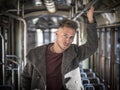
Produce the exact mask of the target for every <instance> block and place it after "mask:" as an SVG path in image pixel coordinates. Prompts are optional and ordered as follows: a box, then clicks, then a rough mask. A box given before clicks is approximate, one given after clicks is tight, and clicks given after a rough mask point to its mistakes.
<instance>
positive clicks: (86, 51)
mask: <svg viewBox="0 0 120 90" xmlns="http://www.w3.org/2000/svg"><path fill="white" fill-rule="evenodd" d="M97 47H98V37H97V29H96V24H95V23H90V24H88V25H87V42H86V43H85V44H83V45H81V46H79V47H78V48H77V52H78V57H79V60H80V61H81V60H84V59H86V58H88V57H89V56H91V55H92V54H94V52H95V51H96V50H97Z"/></svg>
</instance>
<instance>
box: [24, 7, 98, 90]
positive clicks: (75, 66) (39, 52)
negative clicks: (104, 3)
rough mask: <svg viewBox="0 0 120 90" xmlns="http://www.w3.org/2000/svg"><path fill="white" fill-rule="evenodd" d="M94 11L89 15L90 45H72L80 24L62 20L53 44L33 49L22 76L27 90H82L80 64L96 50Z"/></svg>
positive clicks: (88, 40)
mask: <svg viewBox="0 0 120 90" xmlns="http://www.w3.org/2000/svg"><path fill="white" fill-rule="evenodd" d="M93 11H94V8H93V7H91V8H90V9H89V11H88V12H87V17H88V21H89V24H88V27H87V33H88V35H87V42H86V44H84V45H82V46H77V45H74V44H72V41H73V39H74V36H75V33H76V29H77V28H78V27H77V23H76V22H74V21H72V20H67V19H65V20H63V21H62V22H61V23H60V25H59V27H58V31H57V32H56V40H55V42H54V43H51V44H48V45H43V46H40V47H37V48H35V49H32V50H31V51H30V52H29V53H28V55H27V59H28V63H27V65H26V67H25V68H24V71H23V74H22V87H23V88H24V90H83V86H82V83H81V78H80V72H79V62H80V61H82V60H84V59H85V58H88V57H89V56H90V55H92V54H93V53H94V52H95V51H96V49H97V33H96V25H95V24H94V23H93Z"/></svg>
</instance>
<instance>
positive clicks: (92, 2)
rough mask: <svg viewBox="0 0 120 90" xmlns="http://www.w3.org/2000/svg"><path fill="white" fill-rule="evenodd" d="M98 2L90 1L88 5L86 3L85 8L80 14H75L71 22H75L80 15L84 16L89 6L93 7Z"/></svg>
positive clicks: (95, 0)
mask: <svg viewBox="0 0 120 90" xmlns="http://www.w3.org/2000/svg"><path fill="white" fill-rule="evenodd" d="M97 1H98V0H92V1H91V2H90V3H88V4H87V5H86V6H85V8H84V9H83V10H82V11H81V12H80V13H77V14H75V16H74V17H72V18H71V19H72V20H76V19H77V18H78V17H80V16H81V15H82V14H84V13H85V12H86V11H87V10H88V9H89V8H90V7H91V6H93V5H94V4H95V3H96V2H97Z"/></svg>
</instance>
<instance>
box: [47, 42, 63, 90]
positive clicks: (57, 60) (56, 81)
mask: <svg viewBox="0 0 120 90" xmlns="http://www.w3.org/2000/svg"><path fill="white" fill-rule="evenodd" d="M51 46H52V44H50V45H49V46H48V48H47V51H46V80H47V81H46V83H47V90H64V89H63V87H62V74H61V64H62V55H63V54H62V53H54V52H52V51H51V50H50V47H51Z"/></svg>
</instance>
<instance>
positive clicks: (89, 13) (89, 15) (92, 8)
mask: <svg viewBox="0 0 120 90" xmlns="http://www.w3.org/2000/svg"><path fill="white" fill-rule="evenodd" d="M93 12H94V7H93V6H92V7H90V9H89V10H88V11H87V18H88V21H89V23H93Z"/></svg>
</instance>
